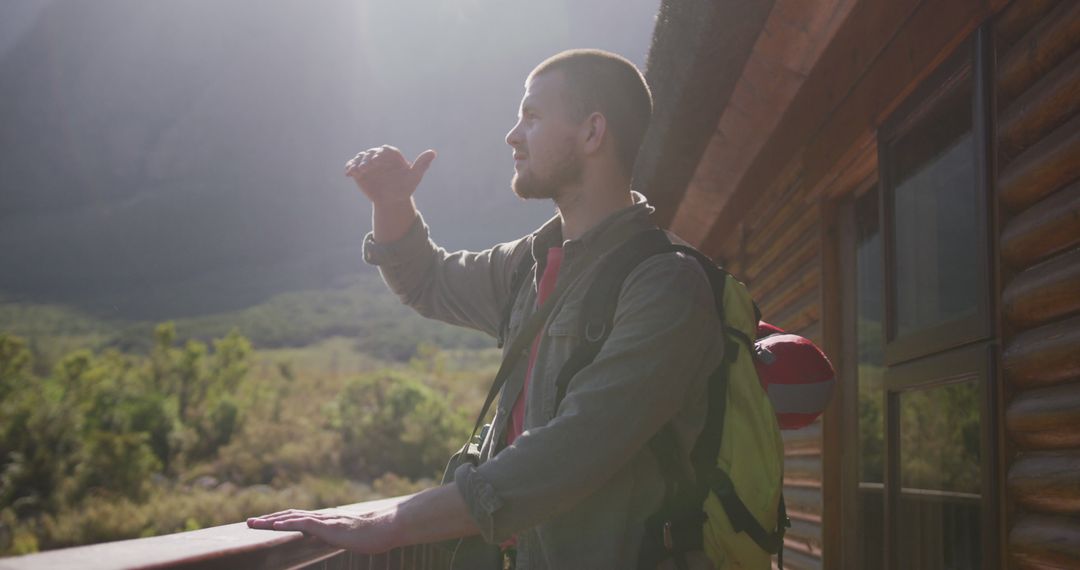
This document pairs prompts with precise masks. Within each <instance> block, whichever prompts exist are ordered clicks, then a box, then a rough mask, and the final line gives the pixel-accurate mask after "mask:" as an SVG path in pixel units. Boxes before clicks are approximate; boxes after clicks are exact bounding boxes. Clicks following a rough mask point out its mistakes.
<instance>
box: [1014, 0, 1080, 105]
mask: <svg viewBox="0 0 1080 570" xmlns="http://www.w3.org/2000/svg"><path fill="white" fill-rule="evenodd" d="M1077 47H1080V2H1074V1H1073V0H1066V1H1065V2H1062V3H1060V4H1059V5H1058V6H1057V7H1056V8H1054V9H1053V10H1052V11H1051V12H1050V13H1048V14H1047V15H1046V16H1045V17H1043V19H1042V20H1040V21H1039V23H1038V24H1036V25H1035V27H1034V28H1031V30H1029V31H1028V33H1026V34H1024V37H1023V38H1021V39H1020V41H1018V42H1016V45H1014V46H1012V48H1011V49H1009V51H1008V52H1006V53H1005V55H1004V57H1002V58H1001V59H1000V60H999V61H1000V62H1001V63H1000V65H999V66H998V74H997V77H998V81H997V87H998V104H999V105H1001V106H1002V107H1001V108H1005V107H1008V105H1009V104H1010V103H1012V101H1013V100H1014V99H1015V98H1016V97H1018V96H1020V94H1021V93H1023V92H1024V91H1026V90H1027V88H1028V87H1030V86H1031V85H1033V84H1034V83H1035V82H1036V81H1038V80H1039V78H1040V77H1042V76H1044V75H1046V74H1047V73H1049V71H1050V70H1051V69H1053V68H1054V67H1055V66H1057V64H1058V63H1060V62H1061V61H1062V60H1064V59H1065V58H1066V57H1068V56H1069V55H1071V54H1072V53H1073V52H1074V51H1076V48H1077Z"/></svg>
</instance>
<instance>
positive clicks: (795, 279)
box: [755, 266, 821, 320]
mask: <svg viewBox="0 0 1080 570" xmlns="http://www.w3.org/2000/svg"><path fill="white" fill-rule="evenodd" d="M820 275H821V271H820V270H819V269H818V268H817V267H813V266H810V267H807V266H804V267H803V269H802V271H799V272H796V273H792V274H790V275H787V276H786V278H783V277H782V276H781V275H776V276H775V277H772V278H771V279H767V280H766V281H780V280H781V279H782V278H783V283H782V284H781V286H779V287H776V288H774V289H773V290H772V291H771V292H770V293H769V294H768V295H766V296H765V297H758V296H755V299H758V300H759V301H758V308H759V309H761V315H762V316H765V315H776V314H780V313H781V312H783V310H784V309H786V308H788V307H789V306H791V304H792V303H794V302H796V301H798V300H799V299H800V298H802V297H805V296H806V295H809V294H811V293H815V292H817V290H818V282H819V280H820V279H819V276H820ZM759 281H760V280H759ZM766 320H767V319H766Z"/></svg>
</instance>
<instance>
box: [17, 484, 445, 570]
mask: <svg viewBox="0 0 1080 570" xmlns="http://www.w3.org/2000/svg"><path fill="white" fill-rule="evenodd" d="M402 499H403V497H397V498H393V499H384V500H380V501H370V502H366V503H356V504H353V505H346V506H343V507H338V508H337V509H327V510H340V511H345V512H370V511H373V510H378V509H380V508H384V507H386V506H389V505H390V504H394V503H397V502H400V501H401V500H402ZM63 568H78V569H119V568H182V569H192V570H196V569H197V570H210V569H222V570H224V569H229V570H232V569H245V568H254V569H298V568H313V569H319V570H376V569H378V570H390V569H394V570H406V569H407V570H429V569H430V570H441V569H443V568H449V554H448V553H447V552H446V551H445V550H444V549H441V548H437V547H433V546H413V547H407V548H402V549H397V550H393V551H391V552H387V553H383V554H375V555H366V554H356V553H353V552H349V551H346V550H342V549H340V548H335V547H332V546H329V545H327V544H325V543H323V542H321V541H319V540H317V539H315V538H311V537H307V536H304V535H303V534H301V533H299V532H274V531H266V530H252V529H249V528H248V527H247V524H245V523H242V522H241V523H237V524H229V525H224V526H217V527H212V528H206V529H202V530H195V531H191V532H181V533H177V534H170V535H166V536H155V537H151V538H139V539H134V540H121V541H117V542H107V543H102V544H93V545H90V546H79V547H75V548H65V549H61V550H53V551H49V552H43V553H40V554H30V555H26V556H19V557H13V558H2V559H0V570H31V569H33V570H44V569H49V570H54V569H56V570H59V569H63Z"/></svg>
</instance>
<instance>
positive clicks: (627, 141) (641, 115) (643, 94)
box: [506, 50, 652, 198]
mask: <svg viewBox="0 0 1080 570" xmlns="http://www.w3.org/2000/svg"><path fill="white" fill-rule="evenodd" d="M651 115H652V96H651V94H650V93H649V88H648V86H647V85H646V83H645V79H644V78H643V77H642V75H641V72H640V71H638V69H637V67H635V66H634V64H633V63H630V62H629V61H627V60H626V59H625V58H623V57H620V56H618V55H615V54H613V53H609V52H605V51H601V50H569V51H564V52H562V53H559V54H556V55H554V56H552V57H550V58H548V59H547V60H545V61H543V62H542V63H540V65H538V66H536V68H535V69H533V71H532V73H530V74H529V77H528V79H526V81H525V97H524V98H523V99H522V101H521V109H520V112H519V116H518V122H517V124H516V125H515V126H514V128H513V129H512V130H511V131H510V132H509V133H508V134H507V135H506V142H507V144H509V145H510V146H511V147H513V149H514V158H515V161H514V181H513V187H514V192H516V193H517V194H518V195H519V196H521V197H523V198H557V197H558V194H559V192H560V190H561V189H562V188H564V187H566V186H568V185H572V184H575V183H578V182H580V181H581V177H582V175H583V173H584V170H585V165H586V161H587V160H594V159H595V160H594V162H595V163H598V164H599V163H603V164H610V165H612V167H613V168H615V169H616V170H617V171H618V174H620V175H622V176H625V177H627V178H629V176H630V172H631V170H632V169H633V166H634V160H635V159H636V158H637V152H638V148H639V147H640V146H641V142H642V140H643V139H644V138H645V130H646V129H647V128H648V124H649V118H650V116H651Z"/></svg>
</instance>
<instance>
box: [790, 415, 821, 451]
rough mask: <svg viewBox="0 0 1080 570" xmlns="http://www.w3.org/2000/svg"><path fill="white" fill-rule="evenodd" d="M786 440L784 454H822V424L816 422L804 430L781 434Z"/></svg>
mask: <svg viewBox="0 0 1080 570" xmlns="http://www.w3.org/2000/svg"><path fill="white" fill-rule="evenodd" d="M780 435H781V437H783V438H784V453H785V454H790V455H820V454H821V422H820V421H816V422H814V423H812V424H810V425H808V426H806V427H804V428H802V429H794V430H784V431H781V432H780Z"/></svg>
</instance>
